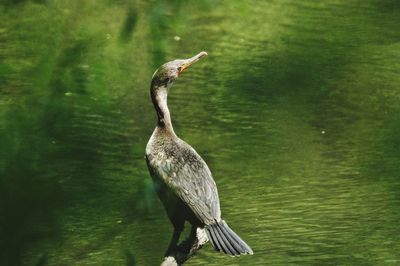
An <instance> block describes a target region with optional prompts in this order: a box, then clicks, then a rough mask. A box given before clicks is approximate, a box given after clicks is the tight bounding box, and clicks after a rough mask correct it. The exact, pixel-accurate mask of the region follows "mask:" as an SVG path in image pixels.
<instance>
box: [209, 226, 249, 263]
mask: <svg viewBox="0 0 400 266" xmlns="http://www.w3.org/2000/svg"><path fill="white" fill-rule="evenodd" d="M205 229H206V232H207V236H208V239H209V240H210V242H211V244H212V245H213V247H214V249H215V250H216V251H220V252H223V253H225V254H228V255H230V256H240V255H242V254H253V250H251V248H250V247H249V246H248V245H247V244H246V243H245V242H244V241H243V240H242V239H241V238H240V237H239V236H238V235H237V234H236V233H235V232H233V230H232V229H230V228H229V226H228V225H227V223H226V222H225V221H224V220H221V221H219V222H216V223H213V224H209V225H206V226H205Z"/></svg>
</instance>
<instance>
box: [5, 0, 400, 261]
mask: <svg viewBox="0 0 400 266" xmlns="http://www.w3.org/2000/svg"><path fill="white" fill-rule="evenodd" d="M6 2H7V4H5V5H4V6H2V7H1V12H2V13H3V17H4V19H2V22H0V33H1V34H0V40H1V42H2V44H4V45H2V48H1V50H0V56H1V58H2V60H1V63H0V76H1V81H2V83H1V84H2V86H1V90H0V93H1V98H0V104H1V107H0V114H1V122H2V123H1V128H2V130H1V132H0V134H1V136H0V137H1V139H2V144H1V151H0V152H1V160H0V171H1V174H0V247H1V249H0V250H1V252H0V264H1V265H18V264H28V265H31V264H33V265H36V264H37V265H77V264H79V265H88V264H101V265H124V264H126V265H135V264H137V265H154V264H158V263H159V262H160V261H161V260H162V258H161V257H162V254H163V252H164V249H165V247H166V246H167V245H168V240H169V237H170V234H171V226H170V224H169V221H168V218H167V217H166V216H165V212H164V210H163V208H162V206H161V203H160V202H159V201H158V200H157V198H156V196H155V194H154V192H153V188H152V184H151V180H150V178H149V175H148V172H147V168H146V165H145V161H144V159H143V155H144V148H145V145H146V143H147V140H148V138H149V136H150V135H151V132H152V131H153V128H154V126H155V114H154V111H153V109H152V105H151V102H150V99H149V82H150V78H151V75H152V73H153V72H154V70H155V69H156V68H157V67H158V66H159V65H160V64H161V63H163V62H165V61H168V60H169V59H173V58H177V57H181V58H186V57H188V56H190V55H191V54H193V53H196V52H198V51H202V50H206V51H207V52H209V55H210V56H209V57H208V58H207V60H206V61H204V62H203V63H202V64H201V65H196V66H195V67H193V69H190V70H188V71H187V72H185V73H184V75H182V77H181V78H180V79H179V80H178V81H177V82H176V85H175V86H174V87H173V88H172V90H171V92H170V97H169V106H170V109H171V113H172V117H173V118H174V121H173V123H174V128H175V131H176V132H177V134H178V135H179V136H180V137H182V138H183V139H184V140H186V141H187V142H189V143H191V145H192V146H193V147H195V148H196V150H197V151H198V152H199V153H200V154H201V155H202V157H203V158H204V159H205V160H206V162H207V164H208V165H209V166H210V168H211V170H212V172H213V175H214V177H215V180H216V182H217V185H218V188H219V194H220V199H221V209H222V211H223V216H224V217H225V218H226V220H228V221H229V223H230V225H231V227H232V228H233V229H234V230H235V231H237V232H238V234H240V235H241V236H243V237H244V238H246V241H248V243H249V245H250V246H252V247H253V249H254V252H255V255H254V256H248V257H243V258H242V257H241V258H238V259H232V258H229V257H225V256H223V255H221V254H218V253H214V252H213V251H212V248H211V247H210V246H206V247H205V248H203V249H202V250H201V251H200V252H199V254H198V255H197V256H196V257H195V258H193V259H191V260H189V261H188V263H187V264H188V265H199V264H201V265H202V264H207V265H221V264H232V263H236V264H239V265H265V264H271V265H287V264H305V265H308V264H326V263H328V264H371V265H375V264H389V265H391V264H392V265H396V264H399V261H400V257H399V255H398V252H396V251H397V250H399V249H400V237H399V236H398V231H399V229H400V228H399V224H398V220H399V218H400V209H399V207H398V206H400V204H399V203H400V197H399V191H400V180H399V173H400V164H399V155H400V153H399V147H400V141H399V138H398V136H399V135H400V119H399V116H398V112H399V109H400V102H399V99H400V92H399V89H398V88H399V84H400V75H399V74H398V73H399V72H400V71H399V70H400V65H399V63H398V62H400V46H399V44H398V43H399V40H400V35H399V33H398V30H397V27H396V26H397V25H399V23H400V21H399V20H400V17H399V16H398V13H399V10H400V5H399V3H398V1H385V2H384V3H383V2H382V3H381V2H379V1H374V0H370V1H364V2H363V3H357V4H355V3H349V2H348V1H337V2H335V3H334V4H333V3H326V2H323V3H316V2H315V1H308V0H305V1H301V2H299V1H289V0H287V1H280V2H277V1H273V2H260V1H229V3H227V2H224V3H214V2H212V1H196V2H191V3H187V2H182V1H172V2H166V1H157V2H154V3H153V2H151V3H148V2H147V1H135V2H129V1H128V2H129V3H126V4H125V2H121V1H115V3H114V2H111V1H105V2H103V3H102V2H99V1H83V2H82V1H56V2H54V1H53V2H52V1H6ZM188 14H190V15H188ZM174 36H179V37H180V38H175V39H174Z"/></svg>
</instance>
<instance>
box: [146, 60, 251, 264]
mask: <svg viewBox="0 0 400 266" xmlns="http://www.w3.org/2000/svg"><path fill="white" fill-rule="evenodd" d="M205 55H207V53H205V52H201V53H199V54H198V55H196V56H194V57H192V58H189V59H185V60H174V61H171V62H168V63H166V64H164V65H163V66H161V67H160V68H159V69H158V70H157V71H156V72H155V73H154V75H153V78H152V82H151V89H150V93H151V99H152V101H153V104H154V108H155V110H156V112H157V118H158V120H157V126H156V128H155V130H154V132H153V135H152V136H151V138H150V140H149V142H148V143H147V147H146V161H147V165H148V168H149V171H150V174H151V176H152V178H153V181H154V185H155V188H156V191H157V193H158V196H159V197H160V199H161V201H162V203H163V205H164V207H165V209H166V211H167V214H168V217H169V219H170V220H171V222H172V224H173V226H174V234H173V236H172V239H171V243H170V245H169V248H168V250H167V254H168V253H169V252H171V251H172V250H174V249H175V248H176V246H177V243H178V241H179V236H180V234H181V232H182V230H183V226H184V223H185V221H188V222H190V223H191V224H192V231H191V234H192V235H193V234H195V233H196V228H197V227H201V228H205V229H206V232H207V235H208V238H209V240H210V242H211V243H212V245H213V247H214V249H215V250H217V251H221V252H224V253H226V254H228V255H231V256H238V255H241V254H253V251H252V250H251V248H250V247H249V246H248V245H247V244H246V243H245V242H244V241H243V240H242V239H241V238H240V237H239V236H238V235H236V234H235V233H234V232H233V231H232V230H231V229H230V228H229V227H228V225H227V224H226V223H225V221H223V220H222V219H221V211H220V205H219V198H218V191H217V187H216V184H215V182H214V179H213V177H212V175H211V172H210V170H209V168H208V166H207V164H206V163H205V162H204V160H203V159H202V158H201V157H200V155H199V154H198V153H197V152H196V151H195V150H194V149H193V148H192V147H191V146H190V145H189V144H187V143H186V142H184V141H183V140H181V139H180V138H178V137H177V136H176V134H175V132H174V130H173V127H172V123H171V117H170V113H169V110H168V106H167V96H168V91H169V89H170V87H171V86H172V83H173V81H174V80H175V79H176V78H177V77H178V76H179V74H181V73H182V72H183V71H185V70H186V69H187V68H188V67H189V66H191V65H192V64H193V63H195V62H197V61H198V60H199V59H200V58H201V57H203V56H205Z"/></svg>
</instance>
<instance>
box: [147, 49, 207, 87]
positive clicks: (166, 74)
mask: <svg viewBox="0 0 400 266" xmlns="http://www.w3.org/2000/svg"><path fill="white" fill-rule="evenodd" d="M206 55H207V53H206V52H201V53H199V54H197V55H195V56H193V57H191V58H188V59H176V60H174V61H170V62H168V63H165V64H164V65H162V66H161V67H160V68H158V69H157V70H156V72H154V74H153V77H152V81H151V82H152V85H153V87H165V88H169V87H171V85H172V83H173V81H174V80H175V79H176V78H177V77H179V75H180V74H182V73H183V72H184V71H185V70H186V69H188V68H189V67H190V66H191V65H193V64H194V63H196V62H197V61H199V60H200V58H202V57H204V56H206Z"/></svg>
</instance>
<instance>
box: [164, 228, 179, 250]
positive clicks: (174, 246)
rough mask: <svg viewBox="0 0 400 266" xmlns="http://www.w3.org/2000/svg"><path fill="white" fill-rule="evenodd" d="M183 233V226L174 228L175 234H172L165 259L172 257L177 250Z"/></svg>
mask: <svg viewBox="0 0 400 266" xmlns="http://www.w3.org/2000/svg"><path fill="white" fill-rule="evenodd" d="M182 231H183V226H174V232H173V233H172V238H171V241H170V242H169V246H168V249H167V252H165V257H167V256H169V255H171V254H172V253H173V252H175V251H176V250H177V247H178V242H179V237H180V236H181V233H182Z"/></svg>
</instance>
